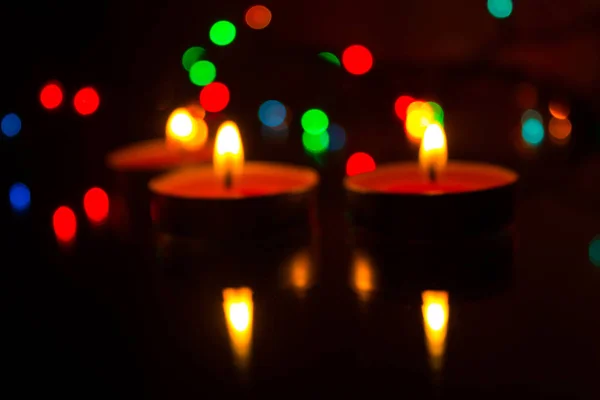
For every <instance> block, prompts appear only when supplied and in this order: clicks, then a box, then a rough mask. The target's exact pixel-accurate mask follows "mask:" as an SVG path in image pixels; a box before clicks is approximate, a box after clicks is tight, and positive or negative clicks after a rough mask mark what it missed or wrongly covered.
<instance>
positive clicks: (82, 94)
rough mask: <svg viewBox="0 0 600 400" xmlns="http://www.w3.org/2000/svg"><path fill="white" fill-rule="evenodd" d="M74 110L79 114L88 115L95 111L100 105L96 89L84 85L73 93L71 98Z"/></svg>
mask: <svg viewBox="0 0 600 400" xmlns="http://www.w3.org/2000/svg"><path fill="white" fill-rule="evenodd" d="M73 105H74V106H75V110H76V111H77V112H78V113H79V114H81V115H90V114H93V113H94V112H96V110H97V109H98V106H99V105H100V96H98V92H96V89H94V88H92V87H85V88H83V89H81V90H79V91H78V92H77V94H75V98H74V99H73Z"/></svg>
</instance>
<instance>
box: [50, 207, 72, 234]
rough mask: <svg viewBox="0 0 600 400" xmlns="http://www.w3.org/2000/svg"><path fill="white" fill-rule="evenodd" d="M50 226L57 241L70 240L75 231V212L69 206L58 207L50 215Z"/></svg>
mask: <svg viewBox="0 0 600 400" xmlns="http://www.w3.org/2000/svg"><path fill="white" fill-rule="evenodd" d="M52 226H53V227H54V233H55V234H56V238H57V239H58V240H59V241H61V242H70V241H72V240H73V238H75V234H76V233H77V218H76V217H75V213H74V212H73V210H71V209H70V208H69V207H66V206H61V207H58V209H57V210H56V211H55V212H54V215H53V216H52Z"/></svg>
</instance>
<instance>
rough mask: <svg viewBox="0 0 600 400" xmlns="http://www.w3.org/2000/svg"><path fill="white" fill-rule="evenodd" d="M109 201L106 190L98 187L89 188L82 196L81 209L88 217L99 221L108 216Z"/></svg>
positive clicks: (95, 221)
mask: <svg viewBox="0 0 600 400" xmlns="http://www.w3.org/2000/svg"><path fill="white" fill-rule="evenodd" d="M109 204H110V201H109V199H108V195H107V194H106V192H105V191H104V190H102V189H100V188H98V187H95V188H91V189H90V190H88V191H87V193H86V194H85V196H84V197H83V209H84V210H85V214H86V215H87V217H88V219H89V220H90V221H92V222H94V223H101V222H104V220H106V217H108V210H109Z"/></svg>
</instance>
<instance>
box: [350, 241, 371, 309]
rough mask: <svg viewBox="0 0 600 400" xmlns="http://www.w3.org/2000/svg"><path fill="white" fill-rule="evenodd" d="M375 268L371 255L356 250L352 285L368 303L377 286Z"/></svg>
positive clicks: (362, 299)
mask: <svg viewBox="0 0 600 400" xmlns="http://www.w3.org/2000/svg"><path fill="white" fill-rule="evenodd" d="M376 278H377V277H376V273H375V268H374V267H373V263H372V261H371V259H370V258H369V257H367V256H366V255H365V254H363V252H361V251H358V250H356V251H355V252H354V257H353V262H352V277H351V286H352V289H354V292H355V293H356V294H357V295H358V297H359V299H360V300H361V301H362V302H364V303H366V302H368V301H369V299H370V298H371V295H372V294H373V292H374V291H375V289H376V287H377V279H376Z"/></svg>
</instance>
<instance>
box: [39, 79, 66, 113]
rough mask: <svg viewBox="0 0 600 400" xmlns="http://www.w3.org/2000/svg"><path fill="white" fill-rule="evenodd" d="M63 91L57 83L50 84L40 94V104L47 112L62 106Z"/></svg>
mask: <svg viewBox="0 0 600 400" xmlns="http://www.w3.org/2000/svg"><path fill="white" fill-rule="evenodd" d="M62 101H63V91H62V89H61V87H60V85H58V84H57V83H48V84H47V85H46V86H44V87H43V88H42V91H41V92H40V103H42V106H43V107H44V108H45V109H47V110H52V109H54V108H56V107H58V106H60V105H61V103H62Z"/></svg>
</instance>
